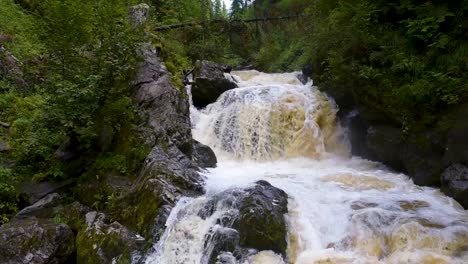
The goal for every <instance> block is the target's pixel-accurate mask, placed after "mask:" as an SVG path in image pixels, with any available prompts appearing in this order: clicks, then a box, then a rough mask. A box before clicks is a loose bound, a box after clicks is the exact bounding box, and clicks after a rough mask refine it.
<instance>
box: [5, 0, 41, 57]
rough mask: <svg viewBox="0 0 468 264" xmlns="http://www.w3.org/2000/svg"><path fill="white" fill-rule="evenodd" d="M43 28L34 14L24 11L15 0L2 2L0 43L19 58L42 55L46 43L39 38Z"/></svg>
mask: <svg viewBox="0 0 468 264" xmlns="http://www.w3.org/2000/svg"><path fill="white" fill-rule="evenodd" d="M40 34H41V29H40V27H39V24H38V23H37V20H36V18H35V17H34V16H32V15H28V14H26V13H25V12H22V10H21V8H20V7H19V6H17V5H16V4H15V2H14V0H2V2H1V3H0V45H4V46H5V48H6V49H7V50H8V51H10V52H11V53H13V55H14V56H16V57H17V58H19V59H27V58H30V57H32V56H37V55H40V54H41V52H43V51H44V45H42V42H41V41H40V40H39V37H40Z"/></svg>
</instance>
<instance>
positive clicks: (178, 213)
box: [146, 71, 468, 264]
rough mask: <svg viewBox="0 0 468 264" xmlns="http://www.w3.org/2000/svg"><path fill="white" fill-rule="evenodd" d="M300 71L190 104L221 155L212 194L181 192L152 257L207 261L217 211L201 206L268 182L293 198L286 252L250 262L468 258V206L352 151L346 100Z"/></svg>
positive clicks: (198, 129)
mask: <svg viewBox="0 0 468 264" xmlns="http://www.w3.org/2000/svg"><path fill="white" fill-rule="evenodd" d="M297 75H298V73H282V74H266V73H261V72H258V71H239V72H233V73H232V74H231V75H229V76H228V77H229V78H233V79H234V80H235V81H236V82H237V83H238V84H239V88H236V89H233V90H229V91H227V92H225V93H224V94H222V95H221V96H220V98H218V100H217V102H215V103H213V104H211V105H209V106H207V107H206V108H205V109H202V110H197V109H195V108H194V107H192V109H191V115H192V116H191V118H192V123H193V136H194V138H195V139H196V140H198V141H200V142H201V143H203V144H206V145H209V146H210V147H211V148H212V149H213V150H214V151H215V153H216V155H217V157H218V165H217V167H216V168H214V169H208V170H206V171H204V172H203V174H204V176H205V177H206V186H205V189H206V194H205V195H204V196H201V197H198V198H188V197H184V198H182V199H181V200H180V201H179V202H178V204H177V206H176V207H175V208H174V209H173V210H172V212H171V215H170V217H169V219H168V221H167V223H166V227H167V228H166V231H165V233H164V235H163V236H162V238H161V240H160V241H159V242H158V243H157V244H155V245H154V249H153V253H152V254H150V255H149V256H148V257H147V259H146V263H148V264H150V263H160V264H182V263H183V264H186V263H187V264H190V263H193V264H198V263H208V260H207V259H206V257H205V256H204V252H205V250H204V248H206V246H207V245H206V241H205V237H206V235H207V233H208V232H209V230H210V228H213V227H214V226H215V225H216V220H217V217H219V216H220V215H222V214H223V213H224V212H226V211H227V210H229V208H217V211H216V212H215V213H214V214H213V215H212V216H210V217H208V218H206V219H202V218H200V217H199V216H198V215H197V213H198V212H199V210H200V209H201V208H202V207H203V205H204V203H205V202H206V201H207V200H208V199H209V197H212V196H213V195H215V194H218V193H220V192H222V191H225V190H229V189H232V188H244V187H249V186H252V185H253V184H254V183H255V182H256V181H258V180H266V181H268V182H269V183H271V184H272V185H273V186H275V187H278V188H280V189H282V190H284V191H285V192H286V193H287V194H288V196H289V200H288V213H287V215H285V218H286V220H287V223H288V236H287V237H286V238H285V239H286V240H287V243H288V250H287V256H279V255H277V254H275V253H273V252H271V251H261V252H256V253H254V254H252V255H251V256H250V257H249V258H248V259H247V260H244V261H243V263H245V264H247V263H249V264H276V263H278V264H283V263H298V264H312V263H468V252H467V251H468V213H467V211H466V210H464V209H463V208H462V207H461V206H460V205H459V204H458V203H457V202H456V201H454V200H453V199H451V198H449V197H447V196H445V195H444V194H442V193H441V192H440V191H439V190H438V189H435V188H429V187H421V186H417V185H415V184H414V183H413V182H412V180H411V179H410V178H409V177H408V176H406V175H404V174H400V173H396V172H393V171H391V170H390V169H388V168H386V167H385V166H384V165H382V164H380V163H378V162H373V161H369V160H365V159H362V158H360V157H354V156H352V155H351V154H350V147H349V144H348V142H347V140H346V128H342V127H341V126H340V122H339V120H338V118H337V116H336V113H337V111H338V108H337V106H336V105H335V103H334V102H333V99H332V98H329V97H327V96H326V95H325V94H323V93H322V92H320V91H319V89H318V88H317V87H315V86H313V84H312V82H309V83H307V84H302V83H301V82H300V81H299V80H298V78H297Z"/></svg>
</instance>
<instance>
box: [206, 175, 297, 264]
mask: <svg viewBox="0 0 468 264" xmlns="http://www.w3.org/2000/svg"><path fill="white" fill-rule="evenodd" d="M287 198H288V197H287V194H286V193H285V192H284V191H282V190H280V189H278V188H276V187H273V186H272V185H271V184H269V183H268V182H266V181H258V182H257V183H256V184H255V186H253V187H250V188H246V189H243V190H242V189H234V190H228V191H225V192H222V193H220V194H217V195H215V196H214V197H213V198H212V199H211V200H209V201H208V202H207V203H206V204H205V206H204V207H203V209H202V210H201V211H200V212H199V216H200V217H202V218H208V217H210V216H211V215H213V213H214V212H215V211H216V210H222V208H226V207H228V208H230V209H229V210H227V211H226V212H225V213H224V214H223V215H221V216H220V217H219V218H218V219H217V225H215V226H214V227H213V228H212V229H211V230H210V232H209V234H208V235H207V237H206V240H205V253H204V257H205V258H206V259H207V260H209V261H210V262H208V263H214V262H215V261H216V260H217V259H218V260H219V259H223V258H226V259H232V258H231V256H232V257H234V258H236V259H237V260H238V261H240V263H243V261H245V260H246V259H247V258H248V257H249V256H250V255H252V254H254V253H255V252H258V251H262V250H271V251H274V252H275V253H278V254H281V255H283V256H285V255H286V248H287V242H286V235H287V226H286V221H285V218H284V215H285V214H286V213H287V203H288V202H287Z"/></svg>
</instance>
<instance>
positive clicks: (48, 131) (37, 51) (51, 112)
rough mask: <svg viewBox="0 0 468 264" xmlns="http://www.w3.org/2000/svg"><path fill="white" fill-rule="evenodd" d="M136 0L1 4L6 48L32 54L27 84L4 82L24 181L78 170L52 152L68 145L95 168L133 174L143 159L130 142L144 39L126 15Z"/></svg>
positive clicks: (3, 99)
mask: <svg viewBox="0 0 468 264" xmlns="http://www.w3.org/2000/svg"><path fill="white" fill-rule="evenodd" d="M134 2H135V1H105V0H99V1H94V0H86V1H79V2H77V1H72V0H46V1H26V0H23V1H19V3H20V4H21V7H23V8H25V9H27V10H24V9H22V8H21V7H20V6H18V5H16V4H15V3H14V2H13V0H6V1H3V2H2V3H1V4H0V22H1V23H0V33H1V34H3V33H5V34H11V35H12V41H10V42H8V43H6V44H5V47H6V48H7V49H8V50H9V51H10V52H12V53H13V54H14V55H16V56H17V57H18V58H20V60H21V59H28V62H27V64H24V65H22V66H23V68H24V69H26V70H27V73H26V77H27V79H26V81H27V87H28V89H26V90H24V89H23V90H19V89H17V87H16V85H15V84H14V83H9V82H7V81H3V80H2V81H0V90H1V92H2V93H1V94H0V120H1V121H3V122H8V123H10V124H11V128H10V131H9V134H8V136H7V137H6V138H5V140H6V141H7V142H8V144H9V145H10V146H11V148H12V151H11V153H9V155H10V158H12V159H14V160H16V167H15V169H14V170H15V171H14V173H15V174H16V175H19V176H20V178H30V177H33V178H34V179H36V180H44V179H60V178H66V177H69V173H72V174H73V173H74V172H73V170H76V168H73V167H72V166H71V165H69V164H67V163H66V162H61V161H59V160H57V159H56V158H55V156H54V153H55V152H56V150H57V148H58V147H59V146H60V145H63V144H64V143H65V142H71V144H72V146H73V148H74V149H75V150H74V151H78V152H79V153H80V154H81V155H86V157H87V158H86V162H87V163H89V164H87V165H86V166H89V167H90V168H96V170H104V169H107V170H117V171H119V172H125V173H127V172H129V170H130V169H129V168H131V170H134V169H135V166H136V164H135V159H138V161H139V162H141V157H140V156H141V155H140V154H138V153H137V152H138V151H136V150H134V149H132V148H129V147H127V145H128V142H132V143H131V144H135V143H136V142H137V141H138V139H136V138H135V136H134V133H132V131H131V130H132V129H133V123H134V122H135V113H134V109H133V105H132V100H131V97H130V96H131V90H130V89H129V87H130V82H131V80H132V78H133V77H134V75H135V70H136V68H137V67H136V66H137V63H139V61H140V58H139V55H138V50H139V45H140V44H139V43H142V42H145V41H146V35H145V34H144V33H143V29H142V28H136V27H135V26H133V25H131V23H130V21H129V20H128V7H129V6H130V5H131V4H132V3H134ZM4 14H5V15H4ZM26 14H27V15H26ZM2 32H3V33H2ZM1 34H0V35H1ZM0 44H2V43H0ZM123 134H125V137H126V139H125V141H124V140H122V138H123V136H122V135H123ZM102 137H104V138H106V140H107V141H108V142H107V143H106V144H105V145H110V147H109V146H104V145H103V144H104V143H102V142H100V140H101V138H102ZM113 143H117V144H120V145H117V144H115V145H114V144H113ZM103 157H105V158H103ZM94 163H96V164H94ZM128 164H131V166H128V167H127V165H128ZM112 166H113V167H112Z"/></svg>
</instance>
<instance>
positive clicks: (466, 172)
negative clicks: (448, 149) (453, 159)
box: [441, 163, 468, 208]
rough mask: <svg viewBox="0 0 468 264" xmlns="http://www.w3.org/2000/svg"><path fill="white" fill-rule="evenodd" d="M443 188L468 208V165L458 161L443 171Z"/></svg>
mask: <svg viewBox="0 0 468 264" xmlns="http://www.w3.org/2000/svg"><path fill="white" fill-rule="evenodd" d="M441 181H442V190H443V191H444V192H445V193H446V194H447V195H448V196H451V197H453V198H455V200H457V201H458V202H459V203H460V204H461V205H462V206H463V207H465V208H468V167H466V166H465V165H462V164H459V163H456V164H453V165H451V166H449V167H448V168H447V169H445V170H444V172H443V173H442V178H441Z"/></svg>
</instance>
